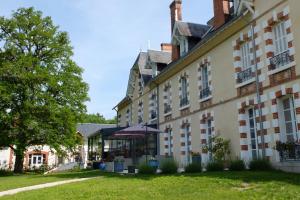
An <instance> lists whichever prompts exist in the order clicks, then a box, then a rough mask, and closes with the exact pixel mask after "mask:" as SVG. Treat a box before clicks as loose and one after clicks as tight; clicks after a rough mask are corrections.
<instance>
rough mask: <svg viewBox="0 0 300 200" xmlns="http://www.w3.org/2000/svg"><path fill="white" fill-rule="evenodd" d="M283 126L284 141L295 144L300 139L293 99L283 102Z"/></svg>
mask: <svg viewBox="0 0 300 200" xmlns="http://www.w3.org/2000/svg"><path fill="white" fill-rule="evenodd" d="M280 117H281V121H282V123H281V125H282V129H283V132H282V133H283V134H282V137H283V138H282V140H283V141H284V142H294V141H295V140H297V139H298V133H297V132H298V130H297V121H296V113H295V107H294V102H293V98H286V99H283V100H282V112H281V116H280Z"/></svg>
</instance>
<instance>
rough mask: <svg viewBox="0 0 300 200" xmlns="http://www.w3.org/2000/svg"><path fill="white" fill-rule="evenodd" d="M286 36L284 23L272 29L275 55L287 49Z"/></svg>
mask: <svg viewBox="0 0 300 200" xmlns="http://www.w3.org/2000/svg"><path fill="white" fill-rule="evenodd" d="M286 35H287V33H286V28H285V23H284V22H280V23H278V24H277V25H276V26H274V27H273V37H274V44H275V55H278V54H280V53H283V52H284V51H286V50H287V49H288V45H287V39H286Z"/></svg>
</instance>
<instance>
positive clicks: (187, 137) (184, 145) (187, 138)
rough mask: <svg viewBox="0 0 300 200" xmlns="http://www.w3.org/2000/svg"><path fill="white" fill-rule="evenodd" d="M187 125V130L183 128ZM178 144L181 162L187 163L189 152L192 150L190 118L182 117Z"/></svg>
mask: <svg viewBox="0 0 300 200" xmlns="http://www.w3.org/2000/svg"><path fill="white" fill-rule="evenodd" d="M186 127H188V132H187V133H186V132H185V128H186ZM180 146H181V157H182V163H184V164H187V163H188V160H187V159H188V158H189V157H190V153H191V152H192V132H191V118H184V119H182V120H181V123H180Z"/></svg>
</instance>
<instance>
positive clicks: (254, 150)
mask: <svg viewBox="0 0 300 200" xmlns="http://www.w3.org/2000/svg"><path fill="white" fill-rule="evenodd" d="M248 124H249V125H248V128H249V136H250V147H251V148H250V149H251V154H252V159H257V158H258V143H257V132H256V120H255V110H254V109H253V108H250V109H249V110H248Z"/></svg>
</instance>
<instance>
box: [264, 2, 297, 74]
mask: <svg viewBox="0 0 300 200" xmlns="http://www.w3.org/2000/svg"><path fill="white" fill-rule="evenodd" d="M289 12H290V9H289V6H287V7H286V8H284V9H283V11H280V12H277V11H276V10H274V11H273V16H272V17H271V18H270V19H268V20H266V21H264V22H263V29H264V36H263V37H264V41H265V53H266V58H267V59H266V64H267V66H268V70H269V71H275V72H276V70H273V69H272V65H271V61H270V59H271V58H273V57H274V56H276V55H275V45H274V41H273V32H272V31H273V27H274V25H276V24H278V23H279V22H284V25H285V29H286V34H287V37H286V40H287V43H288V51H289V59H290V63H289V64H288V66H287V68H289V67H294V66H295V65H296V62H295V58H294V56H295V47H294V35H293V33H292V28H291V26H292V22H291V19H290V16H289ZM285 69H286V67H283V69H282V70H285ZM270 78H271V79H272V77H271V76H270Z"/></svg>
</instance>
